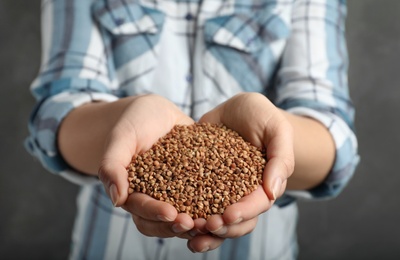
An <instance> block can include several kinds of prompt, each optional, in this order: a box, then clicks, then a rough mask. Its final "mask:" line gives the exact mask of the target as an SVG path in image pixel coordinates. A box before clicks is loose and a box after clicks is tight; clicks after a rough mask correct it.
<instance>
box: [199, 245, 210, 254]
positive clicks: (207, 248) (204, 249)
mask: <svg viewBox="0 0 400 260" xmlns="http://www.w3.org/2000/svg"><path fill="white" fill-rule="evenodd" d="M209 249H210V247H208V246H206V247H205V248H203V249H202V250H201V251H200V253H204V252H207V251H208V250H209Z"/></svg>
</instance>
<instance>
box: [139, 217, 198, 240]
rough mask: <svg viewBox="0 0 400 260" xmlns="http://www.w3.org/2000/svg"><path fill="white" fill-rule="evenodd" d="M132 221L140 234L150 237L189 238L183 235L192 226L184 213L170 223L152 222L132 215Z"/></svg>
mask: <svg viewBox="0 0 400 260" xmlns="http://www.w3.org/2000/svg"><path fill="white" fill-rule="evenodd" d="M132 219H133V221H134V223H135V225H136V228H137V229H138V230H139V232H140V233H142V234H143V235H145V236H151V237H163V238H166V237H175V236H180V237H184V238H190V236H189V235H188V234H185V233H186V232H187V231H189V230H190V229H192V228H193V226H194V223H193V221H192V219H191V218H190V216H189V215H187V214H184V213H181V214H179V215H178V216H177V218H176V219H175V221H172V222H161V221H152V220H148V219H144V218H141V217H139V216H137V215H134V214H133V215H132Z"/></svg>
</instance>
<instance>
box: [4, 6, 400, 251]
mask: <svg viewBox="0 0 400 260" xmlns="http://www.w3.org/2000/svg"><path fill="white" fill-rule="evenodd" d="M348 7H349V16H348V20H347V24H348V27H347V33H348V47H349V54H350V58H351V67H350V75H349V82H350V86H351V94H352V97H353V100H354V104H355V106H356V109H357V116H356V127H357V131H358V138H359V146H360V153H361V157H362V161H361V164H360V166H359V167H358V169H357V172H356V175H355V178H354V179H353V180H352V182H351V183H350V185H349V186H348V187H347V188H346V189H345V191H344V192H343V193H342V194H341V195H340V196H339V197H338V198H337V199H335V200H331V201H325V202H307V203H305V202H302V203H300V219H299V229H298V230H299V242H300V259H400V224H399V221H400V203H399V201H400V199H399V198H398V197H399V195H398V192H396V191H397V190H398V186H399V185H400V175H399V170H398V162H399V161H400V158H399V154H400V153H399V145H400V135H399V133H400V121H399V119H400V117H399V113H398V111H400V88H399V84H400V61H399V58H400V53H399V49H400V48H399V47H400V15H399V14H400V1H398V0H380V1H377V0H348ZM39 12H40V1H38V0H31V1H23V0H0V84H1V86H0V102H1V103H0V119H1V120H0V206H1V207H0V258H2V259H65V258H66V256H67V254H68V250H69V240H70V230H71V228H72V225H73V217H74V212H75V194H76V192H77V187H76V186H74V185H72V184H70V183H68V182H67V181H64V180H62V179H61V178H58V177H55V176H52V175H51V174H48V173H47V172H45V171H44V170H43V169H42V168H41V166H40V165H39V163H38V162H36V161H35V160H34V159H33V158H32V157H30V156H29V155H28V154H27V153H26V152H25V150H24V148H23V145H22V144H23V139H24V138H25V136H26V135H27V127H26V122H27V120H28V117H29V113H30V110H31V107H32V106H33V104H34V101H33V98H32V97H31V96H30V93H29V91H28V86H29V84H30V82H31V80H32V79H33V78H34V77H35V74H36V72H37V70H38V67H39V60H40V37H39V34H40V32H39V25H40V21H39Z"/></svg>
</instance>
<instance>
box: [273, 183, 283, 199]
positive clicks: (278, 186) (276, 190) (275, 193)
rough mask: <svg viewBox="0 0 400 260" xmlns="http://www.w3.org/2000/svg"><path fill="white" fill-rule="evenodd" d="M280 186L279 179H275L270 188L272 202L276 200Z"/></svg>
mask: <svg viewBox="0 0 400 260" xmlns="http://www.w3.org/2000/svg"><path fill="white" fill-rule="evenodd" d="M281 186H282V180H281V178H277V179H276V180H275V182H274V186H272V196H273V198H272V199H273V200H276V199H277V198H278V194H279V191H280V190H281Z"/></svg>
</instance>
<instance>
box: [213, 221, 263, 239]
mask: <svg viewBox="0 0 400 260" xmlns="http://www.w3.org/2000/svg"><path fill="white" fill-rule="evenodd" d="M257 220H258V217H255V218H252V219H250V220H247V221H242V222H240V223H238V224H232V225H223V226H221V227H220V228H219V229H218V230H215V231H212V232H211V233H212V234H214V235H216V236H218V237H223V238H237V237H241V236H244V235H246V234H248V233H250V232H252V231H253V230H254V228H255V227H256V225H257Z"/></svg>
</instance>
